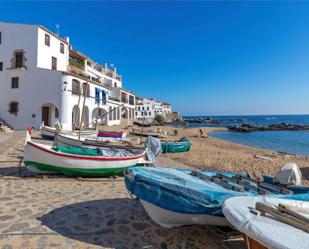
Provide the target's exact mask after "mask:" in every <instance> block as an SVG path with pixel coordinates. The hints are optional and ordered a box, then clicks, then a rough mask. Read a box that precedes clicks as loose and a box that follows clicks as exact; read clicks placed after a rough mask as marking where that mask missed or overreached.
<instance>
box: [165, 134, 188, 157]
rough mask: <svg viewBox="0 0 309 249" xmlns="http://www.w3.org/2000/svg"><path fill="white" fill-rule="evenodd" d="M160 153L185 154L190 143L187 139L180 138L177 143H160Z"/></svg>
mask: <svg viewBox="0 0 309 249" xmlns="http://www.w3.org/2000/svg"><path fill="white" fill-rule="evenodd" d="M161 147H162V153H163V154H165V153H179V152H187V151H189V150H190V148H191V142H190V140H189V138H188V137H182V138H181V139H180V140H178V141H161Z"/></svg>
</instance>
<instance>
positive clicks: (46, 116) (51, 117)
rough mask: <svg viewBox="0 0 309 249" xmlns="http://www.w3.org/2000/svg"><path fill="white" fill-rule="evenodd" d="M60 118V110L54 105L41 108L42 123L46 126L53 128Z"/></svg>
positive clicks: (49, 104)
mask: <svg viewBox="0 0 309 249" xmlns="http://www.w3.org/2000/svg"><path fill="white" fill-rule="evenodd" d="M58 118H59V111H58V108H57V107H56V106H55V105H54V104H52V103H46V104H43V105H42V107H41V123H42V124H44V125H45V126H50V127H51V126H53V124H54V123H56V120H57V119H58Z"/></svg>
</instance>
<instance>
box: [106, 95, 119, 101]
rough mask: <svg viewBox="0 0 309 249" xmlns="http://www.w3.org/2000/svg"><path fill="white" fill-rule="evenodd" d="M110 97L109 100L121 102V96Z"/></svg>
mask: <svg viewBox="0 0 309 249" xmlns="http://www.w3.org/2000/svg"><path fill="white" fill-rule="evenodd" d="M108 99H109V100H113V101H116V102H120V99H119V98H116V97H111V96H109V97H108Z"/></svg>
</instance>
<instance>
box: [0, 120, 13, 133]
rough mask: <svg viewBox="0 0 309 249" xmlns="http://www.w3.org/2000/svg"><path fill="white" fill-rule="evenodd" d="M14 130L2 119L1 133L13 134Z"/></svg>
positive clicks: (0, 121)
mask: <svg viewBox="0 0 309 249" xmlns="http://www.w3.org/2000/svg"><path fill="white" fill-rule="evenodd" d="M12 131H13V129H12V128H11V127H10V126H9V125H8V124H7V123H6V122H5V121H4V120H2V119H0V132H12Z"/></svg>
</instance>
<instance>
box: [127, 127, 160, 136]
mask: <svg viewBox="0 0 309 249" xmlns="http://www.w3.org/2000/svg"><path fill="white" fill-rule="evenodd" d="M130 133H131V134H133V135H138V136H146V137H148V136H152V137H160V136H161V133H160V132H156V131H152V130H139V129H132V131H131V132H130Z"/></svg>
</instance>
